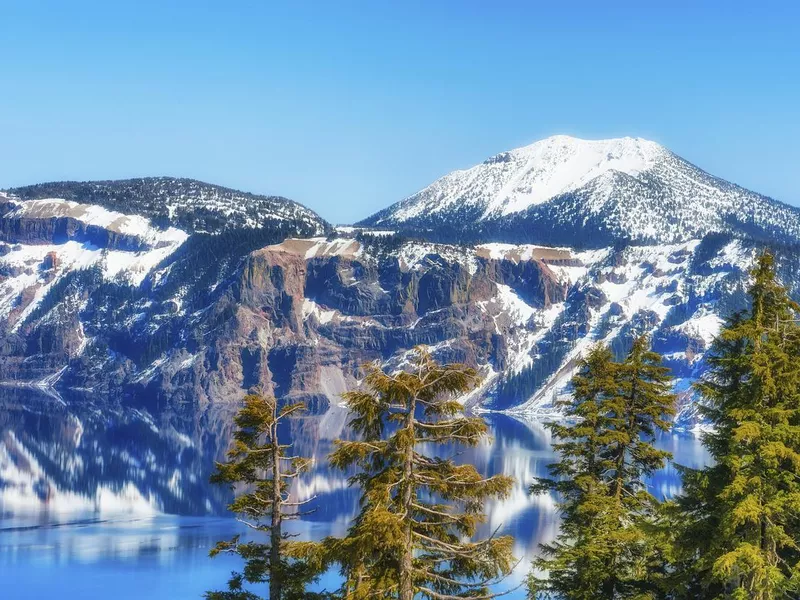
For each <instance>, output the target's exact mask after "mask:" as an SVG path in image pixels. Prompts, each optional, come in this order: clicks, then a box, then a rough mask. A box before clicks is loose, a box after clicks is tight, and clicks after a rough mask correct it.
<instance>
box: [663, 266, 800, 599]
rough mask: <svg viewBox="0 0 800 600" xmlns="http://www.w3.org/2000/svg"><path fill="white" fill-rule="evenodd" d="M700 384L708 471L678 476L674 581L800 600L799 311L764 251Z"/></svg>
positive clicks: (713, 590)
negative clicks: (742, 307) (743, 307)
mask: <svg viewBox="0 0 800 600" xmlns="http://www.w3.org/2000/svg"><path fill="white" fill-rule="evenodd" d="M752 275H753V280H754V281H753V284H752V286H751V287H750V290H749V296H750V299H751V305H752V308H751V309H750V310H749V311H746V312H745V313H743V314H738V315H735V316H734V317H732V318H731V319H730V320H729V321H728V323H727V324H726V326H725V327H724V328H723V330H722V332H721V333H720V335H719V337H718V339H717V341H716V342H715V343H714V346H713V348H712V353H711V357H710V358H709V365H710V370H709V373H708V375H707V376H706V377H705V378H704V379H703V380H702V381H701V382H700V383H699V384H698V385H697V389H698V391H699V392H700V394H702V396H703V398H704V400H705V403H704V404H705V408H704V412H705V414H706V416H707V417H708V418H709V420H710V421H711V423H712V424H713V425H714V431H713V432H712V433H709V434H707V435H706V436H705V437H704V440H703V441H704V444H705V445H706V446H707V448H708V450H709V451H710V453H711V455H712V457H713V459H714V464H713V465H712V466H708V467H706V468H704V469H701V470H696V471H693V470H690V469H684V470H683V471H684V493H683V495H682V496H681V497H680V498H679V499H678V501H677V507H678V510H679V515H680V522H683V523H687V526H686V527H685V528H683V529H682V531H681V532H680V533H679V535H678V536H677V540H676V554H677V566H678V574H679V578H678V582H677V584H676V588H680V589H685V590H688V591H687V594H686V595H684V596H682V597H686V598H688V597H689V595H688V594H693V596H692V597H699V598H719V599H723V598H725V599H735V600H740V599H745V598H747V599H753V600H772V599H777V598H797V597H800V327H798V324H797V322H796V321H795V320H794V319H797V317H798V312H800V307H798V305H797V304H796V303H794V302H793V301H791V300H790V299H789V297H788V295H787V293H786V290H785V289H784V288H783V287H781V286H780V285H779V284H778V282H777V280H776V276H775V270H774V265H773V258H772V256H771V255H770V254H768V253H764V254H762V255H761V256H760V258H759V260H758V265H757V267H756V268H755V270H754V271H753V274H752Z"/></svg>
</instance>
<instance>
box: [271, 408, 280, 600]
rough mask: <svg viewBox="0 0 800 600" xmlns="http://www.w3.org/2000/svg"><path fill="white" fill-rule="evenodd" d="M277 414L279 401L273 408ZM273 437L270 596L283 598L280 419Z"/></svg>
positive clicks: (274, 599)
mask: <svg viewBox="0 0 800 600" xmlns="http://www.w3.org/2000/svg"><path fill="white" fill-rule="evenodd" d="M272 410H273V415H275V416H277V414H276V413H277V402H276V406H275V407H274V408H273V409H272ZM270 430H271V431H270V436H271V438H272V440H271V441H272V520H271V523H270V549H269V563H270V564H269V597H270V600H281V598H282V596H283V570H282V569H281V540H282V538H283V532H282V526H283V522H282V521H283V513H282V511H281V504H283V498H282V496H281V447H280V446H279V445H278V421H277V419H273V422H272V426H271V427H270Z"/></svg>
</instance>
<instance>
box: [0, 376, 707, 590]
mask: <svg viewBox="0 0 800 600" xmlns="http://www.w3.org/2000/svg"><path fill="white" fill-rule="evenodd" d="M233 410H234V409H232V408H230V407H213V408H209V409H207V410H205V411H203V412H201V413H199V414H195V413H192V414H190V415H180V414H177V413H164V414H160V415H149V414H147V413H145V412H141V411H137V410H130V409H126V410H109V409H107V408H103V407H102V405H100V404H97V403H96V402H94V401H92V399H81V400H80V401H70V402H68V403H64V402H63V401H60V400H58V399H54V398H50V397H47V396H44V395H41V394H37V393H33V392H30V391H23V390H12V389H9V388H0V581H2V584H0V585H2V589H3V594H2V597H3V598H13V599H20V600H23V599H39V598H51V597H58V598H64V599H71V598H76V599H77V598H80V599H82V600H95V599H98V600H99V599H104V600H106V599H108V598H113V599H114V600H127V599H129V598H130V599H133V598H137V599H140V598H141V597H142V594H143V593H146V597H147V598H148V600H162V599H163V600H166V599H167V598H169V599H170V600H183V599H187V600H188V599H197V598H200V597H201V596H202V593H203V592H204V591H206V590H209V589H222V588H223V587H224V585H225V582H226V580H227V577H228V576H229V574H230V572H231V571H232V570H233V569H235V568H237V567H238V566H239V564H240V563H239V561H238V560H237V559H236V558H235V557H218V558H215V559H213V560H212V559H210V558H208V551H209V549H210V548H211V547H212V546H213V545H214V544H215V542H216V541H218V540H221V539H228V538H230V537H231V536H233V535H234V534H236V533H245V534H248V532H245V531H243V528H242V526H241V525H240V524H239V523H238V522H237V521H236V520H235V519H233V518H231V516H230V515H228V514H226V512H225V506H226V504H227V502H228V500H229V496H228V492H227V490H225V489H224V488H220V487H218V486H213V485H211V484H209V483H208V476H209V474H210V472H211V469H212V467H213V461H214V460H220V459H222V458H223V457H224V453H225V450H226V448H227V446H228V442H229V440H230V435H231V420H232V417H233ZM486 418H487V421H488V423H489V425H490V427H491V431H492V436H493V440H492V442H491V443H486V444H484V445H482V446H480V447H478V448H465V449H461V454H460V455H459V460H463V461H467V462H470V463H472V464H474V465H475V466H476V467H477V468H478V469H479V470H480V471H481V472H482V473H484V474H487V475H491V474H494V473H498V472H503V473H506V474H509V475H511V476H513V477H514V478H515V479H516V485H515V488H514V492H513V493H512V495H511V497H510V498H508V499H507V500H505V501H503V502H492V503H490V504H489V505H488V506H487V509H488V515H489V518H488V521H487V523H486V525H485V526H484V533H486V532H489V531H491V530H493V529H495V528H497V527H500V531H501V532H502V533H507V534H512V535H514V537H515V540H516V542H515V554H516V556H517V557H518V558H522V561H521V563H520V566H519V567H518V569H517V572H515V573H514V575H513V576H512V577H511V578H509V580H508V581H507V582H506V583H507V584H508V585H507V587H513V586H515V585H518V584H519V583H520V582H521V581H522V579H523V578H524V576H525V574H526V572H527V570H528V564H529V562H530V558H531V557H533V556H534V554H535V553H536V551H537V547H538V545H539V544H540V543H542V542H544V541H548V540H550V539H552V538H553V537H554V536H555V534H556V532H557V528H558V515H557V513H556V510H555V503H554V500H553V498H551V497H550V496H538V497H531V496H530V495H528V494H527V491H526V490H527V487H528V485H529V484H530V483H531V481H532V480H533V478H534V477H536V476H544V475H546V474H547V465H548V464H549V463H551V462H553V461H554V459H555V458H556V457H555V455H554V453H553V451H552V449H551V446H550V444H551V437H550V435H549V433H548V432H547V430H546V429H545V428H544V427H543V426H542V425H541V424H539V423H522V422H519V421H516V420H514V419H512V418H510V417H506V416H503V415H490V416H487V417H486ZM346 424H347V413H346V411H345V410H344V409H342V408H340V407H332V408H331V409H330V410H329V411H328V412H326V413H325V414H324V415H319V416H309V417H305V418H302V419H297V420H295V421H293V422H291V423H289V424H287V429H286V431H285V434H284V435H286V436H287V437H290V438H291V439H292V440H293V442H294V445H295V449H296V450H297V451H298V452H300V453H302V454H304V455H306V456H313V457H315V459H316V462H315V468H314V469H313V470H312V471H311V472H309V473H308V474H307V475H306V476H305V477H304V478H303V479H301V480H299V481H297V482H295V484H294V486H293V488H292V495H293V496H294V499H297V500H302V499H305V498H308V497H311V496H314V495H316V500H315V501H314V508H315V509H316V511H315V512H314V513H313V514H312V515H310V516H308V517H306V518H305V519H304V520H303V521H298V522H294V523H292V526H293V527H295V528H296V529H297V530H298V532H301V533H302V534H303V535H306V536H308V537H310V538H321V537H323V536H325V535H343V534H344V533H345V531H346V529H347V525H348V522H349V520H350V519H351V518H352V517H353V515H354V514H355V513H356V510H357V502H358V493H357V491H356V490H352V489H349V488H348V486H347V474H345V473H341V472H338V471H333V470H331V469H329V468H328V467H327V463H326V461H325V460H324V459H325V456H326V455H327V454H328V453H329V452H330V450H331V447H332V442H333V440H335V439H337V438H341V437H346V436H347V435H348V431H347V427H346ZM659 446H660V447H662V448H664V449H666V450H669V451H671V452H672V453H673V454H674V456H675V462H676V463H677V464H682V465H686V466H691V467H698V466H702V465H703V464H706V463H707V461H708V454H707V452H706V451H705V449H704V448H703V447H702V445H701V443H700V440H699V438H697V437H695V436H693V435H691V434H673V435H665V436H662V437H660V438H659ZM649 485H650V486H651V490H652V491H653V493H655V494H656V495H658V496H661V497H667V496H671V495H673V494H675V493H676V492H677V491H679V490H680V478H679V476H678V474H677V472H676V469H675V467H674V465H669V466H667V467H666V468H665V469H663V470H662V471H660V472H658V473H657V474H656V475H655V476H654V477H653V478H652V480H651V481H649ZM334 580H335V574H329V575H328V576H327V577H326V578H323V580H322V581H321V582H320V586H321V587H327V588H328V589H332V588H333V587H334V584H335V581H334ZM254 591H258V590H254ZM262 594H263V595H264V596H266V591H263V590H262ZM506 597H507V598H523V597H524V592H523V590H521V589H520V590H518V591H517V592H515V593H514V594H510V595H509V596H506Z"/></svg>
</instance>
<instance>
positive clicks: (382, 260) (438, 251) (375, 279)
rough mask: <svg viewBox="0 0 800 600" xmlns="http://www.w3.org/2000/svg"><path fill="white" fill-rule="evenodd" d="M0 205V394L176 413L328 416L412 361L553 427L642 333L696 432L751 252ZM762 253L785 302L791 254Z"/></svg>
mask: <svg viewBox="0 0 800 600" xmlns="http://www.w3.org/2000/svg"><path fill="white" fill-rule="evenodd" d="M0 204H1V205H2V206H3V207H4V208H3V209H2V211H0V232H2V233H1V234H0V235H2V239H3V241H2V242H0V381H3V382H5V383H6V384H13V385H16V386H29V387H31V386H33V387H38V388H41V389H44V390H48V391H49V393H53V394H58V393H65V391H67V390H73V391H80V392H82V393H84V394H89V395H91V396H93V397H95V398H97V399H100V398H102V399H104V400H105V401H111V402H118V403H123V404H126V405H129V406H145V407H148V408H153V409H164V408H168V409H170V410H177V411H181V412H183V413H191V412H192V411H195V410H196V409H197V408H198V407H201V406H204V405H208V404H214V403H227V402H234V401H238V400H239V399H240V398H241V396H242V395H243V394H244V393H245V392H247V391H248V390H264V391H270V392H272V393H274V394H275V395H276V396H278V397H281V398H293V399H302V400H305V401H306V402H308V404H309V405H310V406H311V408H312V409H313V410H314V411H317V412H319V411H323V410H325V409H326V407H328V406H329V405H330V404H331V403H337V402H339V394H341V392H343V391H345V390H346V389H350V388H352V387H354V386H356V385H357V384H358V382H359V380H360V377H361V376H362V366H363V364H364V363H366V362H368V361H378V362H380V363H381V364H382V365H384V366H385V367H386V368H397V367H401V366H402V365H403V363H404V361H405V359H406V357H407V354H408V352H409V351H410V350H411V349H412V348H414V347H415V346H416V345H419V344H425V345H427V346H429V347H430V348H431V349H432V351H433V352H434V354H435V355H436V356H437V357H438V358H439V359H441V360H443V361H459V362H466V363H468V364H470V365H473V366H475V367H476V368H477V369H478V370H479V371H480V373H481V374H482V375H483V384H482V386H481V388H480V389H478V390H477V391H476V392H475V393H473V394H471V395H470V396H469V397H467V398H465V401H466V402H469V403H470V404H471V405H474V406H476V407H482V408H491V409H497V410H507V411H512V412H518V413H524V414H528V415H547V414H552V411H553V409H552V406H553V401H554V400H556V399H557V398H558V397H559V396H561V395H563V394H568V393H569V390H568V386H567V384H568V381H569V378H570V377H571V375H572V373H573V372H574V369H575V367H576V364H577V362H578V360H579V358H580V356H581V355H582V353H583V352H584V351H585V350H586V349H587V348H588V347H589V346H590V345H591V344H593V343H595V342H600V341H602V342H604V343H607V344H609V345H610V346H611V347H612V348H613V349H614V351H615V352H616V353H617V354H618V355H622V354H624V353H625V352H626V351H627V348H628V345H629V344H630V342H631V340H632V339H633V338H634V337H635V336H636V335H639V334H641V333H648V334H650V335H651V336H652V338H653V340H654V345H655V348H656V350H658V351H659V352H661V353H663V354H664V355H665V358H666V360H667V362H668V364H669V365H670V366H671V367H672V369H673V373H674V374H675V377H676V380H675V386H676V389H677V391H678V392H679V393H680V394H681V399H682V411H681V415H680V420H682V421H683V422H685V423H691V422H692V420H693V419H694V418H695V414H694V410H693V406H694V405H693V401H694V398H693V394H692V392H691V388H690V384H691V382H692V381H694V380H696V379H697V377H699V376H700V375H701V374H702V372H703V371H704V369H705V361H704V355H705V353H706V351H707V350H708V348H709V346H710V344H711V341H712V339H713V337H714V335H715V334H716V333H717V331H718V330H719V327H720V325H721V322H722V319H723V318H724V316H725V315H728V314H730V313H731V312H733V311H735V310H737V309H739V308H742V307H743V306H744V302H745V301H746V299H745V293H744V290H745V287H746V284H747V280H748V269H749V267H750V265H751V264H752V261H753V258H754V256H755V255H756V253H757V252H759V251H760V249H761V248H762V245H761V244H760V243H756V242H753V241H749V240H747V239H745V238H739V237H734V236H732V235H726V234H712V235H708V236H706V237H704V238H702V239H695V240H689V241H685V242H680V243H675V244H659V245H653V246H647V245H625V244H617V245H616V246H612V247H606V248H599V249H594V250H583V251H577V250H575V249H571V248H566V247H545V246H536V245H510V244H499V243H491V244H482V245H478V246H456V245H443V244H433V243H429V242H425V241H419V240H407V239H402V238H399V237H397V236H394V235H386V232H370V231H353V230H351V229H342V230H340V231H339V232H337V233H332V234H329V235H328V236H327V237H319V236H317V237H303V236H308V235H309V234H311V235H312V236H313V232H309V231H306V230H305V229H302V228H301V229H299V230H287V229H286V228H283V227H278V228H260V229H259V228H255V229H252V228H243V229H234V230H232V231H228V232H225V231H223V232H221V233H218V234H208V233H205V232H197V231H195V232H194V233H189V232H185V231H183V230H181V229H179V228H177V227H174V226H170V225H168V224H162V225H161V226H157V225H156V224H155V222H154V221H153V220H150V219H148V218H146V217H142V216H141V215H127V214H124V213H119V212H116V211H113V210H110V209H109V208H107V207H101V206H96V205H90V204H82V203H79V202H76V201H73V200H52V199H51V200H21V199H19V198H15V197H5V198H4V199H3V202H2V203H0ZM298 234H299V235H298ZM287 235H288V236H289V237H287ZM775 251H776V252H777V254H778V257H779V265H780V269H781V275H782V278H783V280H784V281H785V282H786V283H787V284H788V285H789V286H790V287H791V288H792V291H793V293H795V294H797V292H798V291H800V278H798V276H797V273H798V272H800V265H799V264H798V262H800V259H798V257H799V256H800V253H798V252H797V249H796V248H794V247H785V246H778V247H776V248H775Z"/></svg>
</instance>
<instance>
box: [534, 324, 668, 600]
mask: <svg viewBox="0 0 800 600" xmlns="http://www.w3.org/2000/svg"><path fill="white" fill-rule="evenodd" d="M660 362H661V357H660V356H659V355H658V354H655V353H653V352H651V351H650V350H649V348H648V341H647V339H646V338H644V337H642V338H639V339H637V340H636V341H635V342H634V344H633V348H632V349H631V352H630V354H629V355H628V357H627V358H626V360H625V361H624V362H623V363H621V364H619V363H615V362H614V360H613V355H612V353H611V351H610V350H609V349H608V348H605V347H603V346H596V347H595V348H593V349H592V350H591V351H590V353H589V355H588V356H587V357H586V359H585V360H583V361H582V363H581V366H580V368H579V371H578V373H577V374H576V376H575V377H574V378H573V380H572V385H573V390H574V398H573V399H572V400H571V401H565V402H564V403H563V406H564V409H565V414H566V417H567V424H560V423H552V424H549V425H548V427H549V428H550V429H551V431H552V432H553V434H554V436H555V438H556V439H557V440H558V441H557V442H556V443H555V444H554V448H555V449H556V450H557V451H558V452H559V454H560V461H559V462H558V463H556V464H553V465H551V466H550V473H551V476H552V478H550V479H546V478H542V479H539V480H538V481H537V482H536V483H535V484H534V485H533V486H532V487H531V491H532V492H533V493H544V492H548V491H553V492H556V493H557V494H558V496H559V504H558V507H559V510H560V512H561V515H562V524H561V530H560V533H559V536H558V538H557V539H556V540H555V541H554V542H553V543H551V544H544V545H542V556H541V557H540V558H538V559H536V560H535V561H534V569H535V571H534V572H533V573H532V574H531V576H530V577H529V582H528V583H529V596H530V597H531V598H538V597H553V598H563V599H567V600H590V599H604V598H605V599H609V600H610V599H616V598H638V599H645V598H655V597H657V590H658V587H657V583H658V582H657V581H656V577H657V574H658V573H659V572H660V571H661V568H660V565H661V562H662V560H661V557H660V555H659V554H660V553H659V550H658V549H657V548H656V547H655V545H654V544H653V543H652V540H653V537H652V532H651V529H652V528H653V524H654V522H655V521H656V518H657V508H658V502H657V500H656V499H655V498H654V497H653V496H652V495H650V494H649V493H648V492H647V489H646V487H645V485H644V483H643V477H644V476H646V475H648V474H650V473H652V472H653V471H654V470H655V469H657V468H659V467H661V466H662V465H663V463H664V460H666V459H667V458H668V457H669V454H668V453H666V452H662V451H659V450H656V449H655V448H654V446H653V442H654V441H655V433H656V430H664V431H666V430H667V429H668V428H669V426H670V425H669V421H668V418H669V417H670V416H671V415H672V414H674V408H673V404H674V396H673V395H672V394H671V393H670V392H669V382H668V378H667V374H666V370H665V368H664V367H663V366H661V364H660Z"/></svg>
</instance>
